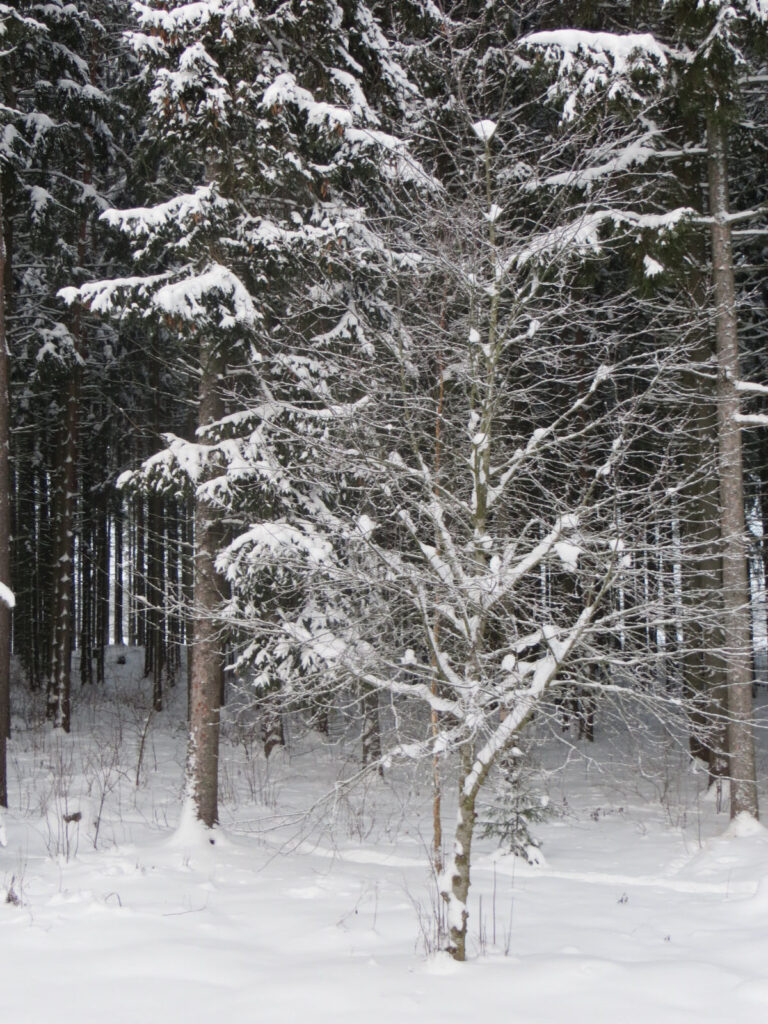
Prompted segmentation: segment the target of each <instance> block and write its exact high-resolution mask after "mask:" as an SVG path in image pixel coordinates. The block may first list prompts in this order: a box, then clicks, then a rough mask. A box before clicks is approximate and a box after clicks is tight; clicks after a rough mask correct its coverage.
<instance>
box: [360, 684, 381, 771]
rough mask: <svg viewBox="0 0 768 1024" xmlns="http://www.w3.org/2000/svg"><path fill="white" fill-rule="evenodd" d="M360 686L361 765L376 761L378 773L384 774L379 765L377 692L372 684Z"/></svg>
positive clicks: (379, 745) (379, 734)
mask: <svg viewBox="0 0 768 1024" xmlns="http://www.w3.org/2000/svg"><path fill="white" fill-rule="evenodd" d="M361 688H362V700H361V704H362V712H363V732H362V761H363V767H365V768H367V767H368V765H371V764H376V763H377V762H378V765H379V767H378V771H379V775H383V774H384V769H383V767H382V765H381V729H380V728H379V692H378V690H374V688H373V687H372V686H366V685H365V683H362V684H361Z"/></svg>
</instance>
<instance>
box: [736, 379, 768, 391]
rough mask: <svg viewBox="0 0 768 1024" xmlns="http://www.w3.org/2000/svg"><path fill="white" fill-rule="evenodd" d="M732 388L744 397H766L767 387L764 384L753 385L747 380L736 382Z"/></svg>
mask: <svg viewBox="0 0 768 1024" xmlns="http://www.w3.org/2000/svg"><path fill="white" fill-rule="evenodd" d="M734 387H735V388H736V390H737V391H740V392H741V393H742V394H744V395H768V386H766V385H765V384H754V383H753V382H752V381H748V380H737V381H736V382H735V384H734Z"/></svg>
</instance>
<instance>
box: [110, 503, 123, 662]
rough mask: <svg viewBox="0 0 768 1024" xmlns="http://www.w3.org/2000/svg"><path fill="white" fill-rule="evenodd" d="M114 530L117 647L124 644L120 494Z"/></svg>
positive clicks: (113, 640)
mask: <svg viewBox="0 0 768 1024" xmlns="http://www.w3.org/2000/svg"><path fill="white" fill-rule="evenodd" d="M112 524H113V530H114V545H115V558H114V586H115V602H114V609H115V619H114V624H113V630H114V631H113V634H112V642H113V643H114V645H115V646H116V647H121V646H122V644H123V592H124V591H123V502H122V499H121V497H120V495H119V494H118V496H117V500H116V501H115V508H114V512H113V516H112Z"/></svg>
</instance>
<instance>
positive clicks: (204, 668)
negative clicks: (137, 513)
mask: <svg viewBox="0 0 768 1024" xmlns="http://www.w3.org/2000/svg"><path fill="white" fill-rule="evenodd" d="M200 370H201V374H200V391H199V400H198V426H199V427H205V426H208V425H209V424H211V423H214V422H215V421H216V420H218V419H220V417H221V412H222V407H221V401H220V398H219V395H218V390H217V389H218V385H219V380H220V375H221V360H220V358H219V356H218V354H217V352H216V348H215V345H214V344H212V343H210V342H208V341H202V342H201V345H200ZM198 440H200V439H198ZM211 472H212V468H211V467H210V466H209V467H208V474H210V473H211ZM194 521H195V550H194V601H193V611H192V619H193V636H194V640H193V647H192V658H191V671H190V681H189V697H190V701H189V704H190V708H189V712H190V720H189V746H188V750H187V767H186V781H187V799H188V800H190V801H191V803H192V806H193V809H194V813H195V816H196V817H197V818H198V819H199V820H200V821H201V822H202V823H203V824H204V825H206V826H207V827H208V828H211V827H212V826H213V825H215V824H216V822H217V820H218V766H219V709H220V702H221V690H222V678H223V658H222V649H221V637H220V627H219V624H218V623H217V621H216V616H217V612H218V607H219V603H220V601H221V590H220V584H219V576H218V574H217V572H216V569H215V565H214V562H215V558H216V555H217V553H218V550H219V546H220V542H221V537H222V530H221V524H220V514H219V512H218V510H217V509H216V508H215V507H214V506H213V505H212V504H211V503H210V502H209V501H207V500H206V498H204V497H203V496H202V495H201V494H200V492H199V490H198V493H197V495H196V498H195V511H194Z"/></svg>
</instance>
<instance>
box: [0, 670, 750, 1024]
mask: <svg viewBox="0 0 768 1024" xmlns="http://www.w3.org/2000/svg"><path fill="white" fill-rule="evenodd" d="M110 662H111V663H112V666H113V673H114V676H113V679H112V681H111V684H110V686H109V687H108V691H107V692H106V693H104V694H96V695H93V694H91V695H88V699H87V700H86V699H84V698H83V697H82V695H81V694H78V700H77V702H76V708H75V719H74V721H75V727H74V729H73V733H72V735H71V736H70V737H62V736H54V735H52V734H51V733H50V732H49V730H48V729H47V728H46V727H45V725H44V723H41V722H39V721H37V722H36V721H35V720H34V716H33V715H32V714H31V712H30V711H29V710H27V712H26V713H25V714H24V715H22V716H17V718H16V720H15V725H16V731H15V735H14V739H13V741H12V743H11V746H10V773H11V785H12V790H11V794H10V803H11V808H10V810H9V812H8V813H7V815H6V816H5V831H6V845H5V846H4V847H3V848H0V900H3V901H4V902H0V992H1V993H2V998H1V1001H0V1006H1V1007H2V1021H3V1024H50V1022H51V1021H52V1020H56V1021H57V1022H59V1024H67V1022H69V1021H73V1022H74V1021H77V1022H78V1024H81V1022H86V1024H88V1022H91V1021H93V1022H96V1021H102V1020H103V1021H109V1022H111V1024H123V1022H124V1024H136V1022H137V1021H145V1022H150V1024H152V1022H158V1024H159V1022H166V1021H175V1020H179V1021H185V1022H188V1024H198V1022H206V1024H209V1022H210V1021H212V1020H221V1021H225V1022H227V1024H229V1022H239V1021H244V1022H245V1021H258V1022H259V1024H272V1022H283V1021H285V1022H289V1021H311V1022H313V1024H325V1022H331V1021H333V1022H334V1024H345V1022H352V1021H354V1022H355V1024H360V1022H361V1021H364V1022H366V1024H395V1022H396V1024H410V1022H414V1024H415V1022H419V1024H424V1022H430V1021H433V1020H434V1021H476V1020H478V1019H480V1018H483V1019H484V1018H489V1019H502V1020H504V1021H510V1022H515V1024H563V1022H566V1021H567V1022H569V1024H572V1022H576V1024H578V1022H582V1021H584V1022H587V1021H588V1022H589V1024H602V1022H606V1024H607V1022H609V1021H610V1022H611V1024H616V1022H619V1024H648V1022H649V1021H652V1022H653V1024H667V1022H669V1024H672V1022H684V1021H688V1020H690V1021H693V1020H695V1021H696V1022H697V1024H702V1022H708V1021H712V1022H718V1024H724V1022H730V1021H738V1022H740V1024H750V1022H761V1024H762V1022H763V1021H765V1020H766V1019H767V1018H768V832H766V831H765V830H764V829H763V828H762V827H760V826H757V825H754V824H752V825H749V824H747V825H745V824H742V823H736V824H735V826H730V828H729V827H728V818H727V815H726V814H724V813H722V814H720V815H718V814H717V813H716V809H715V807H714V806H713V804H712V803H711V802H709V801H707V800H705V799H704V798H703V797H702V786H703V778H702V777H701V776H700V775H695V774H693V773H691V772H690V770H689V769H687V768H686V765H685V758H684V756H683V755H682V753H681V752H680V751H679V750H677V749H676V748H674V747H673V746H672V745H665V744H662V745H661V746H659V747H657V748H655V751H654V753H653V754H652V755H647V756H646V759H645V760H638V756H637V753H636V752H635V751H633V749H632V745H631V737H629V735H628V734H620V733H615V732H614V733H613V734H612V735H609V736H606V735H604V734H603V735H602V736H599V738H598V742H597V743H596V744H595V746H594V748H591V749H590V750H589V753H590V754H591V755H592V760H585V759H584V758H583V757H581V756H578V757H575V756H574V757H571V758H570V759H569V760H568V763H567V764H566V765H565V767H563V768H561V770H559V771H557V772H556V773H554V774H552V775H551V776H550V778H549V782H548V783H547V785H548V787H549V791H550V796H551V799H552V803H553V805H554V806H555V807H557V808H558V810H559V813H558V815H557V816H556V817H554V818H553V819H552V820H551V821H549V822H547V823H545V824H542V825H540V826H538V827H537V831H538V833H539V835H540V836H541V838H542V840H543V853H544V856H545V858H546V860H545V863H543V864H542V865H539V866H535V867H534V866H530V865H528V864H526V863H525V862H523V861H521V860H520V859H516V858H512V857H509V856H504V855H503V854H500V853H499V851H498V850H497V849H496V845H497V844H496V843H495V842H494V841H492V840H487V839H486V840H480V841H478V843H477V847H476V853H475V857H474V870H473V888H472V892H471V898H470V910H471V914H472V918H471V922H470V934H471V941H470V950H471V953H472V960H471V961H470V962H468V963H466V964H456V963H454V962H453V961H452V960H450V959H448V958H447V957H446V956H445V955H444V954H435V953H434V951H433V948H432V947H433V944H434V906H435V902H436V901H435V886H434V883H433V880H432V879H431V877H430V874H429V871H428V867H427V859H428V858H427V852H426V851H427V848H428V845H429V842H430V829H431V806H430V796H431V794H430V790H429V784H428V778H427V775H426V773H425V772H424V773H420V772H416V771H413V772H411V773H406V772H405V770H403V769H396V770H393V771H392V772H390V773H388V776H387V777H386V778H385V779H383V780H380V779H378V778H376V779H373V780H369V781H368V782H366V783H365V784H364V785H363V786H362V787H360V788H358V789H357V790H355V791H351V792H346V791H341V790H339V791H337V794H336V797H335V799H327V800H322V798H323V797H324V795H326V794H327V793H329V792H331V791H333V788H334V782H335V781H337V780H338V779H339V778H340V777H342V776H343V775H344V774H345V773H346V774H351V773H353V772H354V770H355V765H354V760H353V755H354V750H353V748H352V746H351V745H350V746H349V747H348V748H345V747H344V746H343V745H342V744H340V743H337V744H335V745H333V746H332V747H328V746H327V745H324V744H323V743H322V742H321V741H320V740H319V739H317V738H316V737H314V736H313V735H312V734H309V735H308V736H305V737H303V738H297V739H296V742H295V744H294V746H293V750H292V753H291V754H290V756H287V755H285V754H282V753H279V754H278V755H277V756H276V757H275V755H273V758H272V759H271V763H270V765H269V766H268V767H267V766H265V763H264V761H263V758H262V757H261V754H260V752H259V750H258V745H257V744H254V743H252V742H251V740H250V739H249V737H248V735H247V734H242V735H240V736H239V737H238V734H237V732H236V731H230V734H229V740H228V742H227V743H226V744H225V746H224V750H223V760H222V780H221V782H222V787H221V788H222V812H221V813H222V818H223V828H222V829H221V830H220V832H219V835H218V838H217V840H216V843H215V845H211V844H210V843H208V842H207V840H205V839H204V838H201V836H200V834H199V833H198V832H197V831H196V830H195V829H194V828H187V827H182V828H180V829H178V828H177V827H176V826H177V825H178V820H179V807H180V805H179V793H180V788H181V777H182V763H183V753H184V734H183V729H182V728H181V727H180V726H179V725H178V723H179V722H180V720H181V717H182V716H181V715H180V713H178V708H177V709H176V710H175V711H171V712H164V713H162V714H160V715H157V716H151V718H150V720H149V724H148V726H147V718H148V697H147V693H146V689H147V688H146V684H142V683H140V682H139V680H138V675H139V669H138V665H137V661H136V659H135V657H129V659H128V663H127V664H126V665H125V666H118V665H116V664H115V662H116V653H115V652H114V651H113V652H111V655H110ZM118 698H119V699H118ZM175 700H176V701H177V702H178V701H181V700H183V694H181V693H177V694H176V695H175ZM599 731H600V730H599ZM604 732H605V730H603V733H604ZM142 734H145V743H144V749H143V754H142V758H141V765H140V766H139V764H138V760H139V747H140V745H141V737H142ZM564 749H565V748H563V747H562V746H559V745H557V748H556V749H555V748H552V749H548V750H545V751H544V752H543V753H542V755H541V757H542V758H543V759H544V760H545V761H546V762H547V763H548V765H549V766H550V767H553V766H555V765H560V764H562V762H563V753H564ZM246 755H247V756H246ZM764 761H765V759H764V758H763V759H762V764H761V767H762V768H763V769H764V767H765V764H764ZM137 772H138V776H139V784H138V786H137V785H136V779H137ZM763 775H764V771H763ZM318 800H320V801H321V802H320V803H319V804H318V803H317V801H318ZM78 815H79V819H78ZM66 818H69V819H70V820H69V821H66V820H65V819H66ZM97 822H98V827H97V825H96V823H97ZM445 823H446V826H447V827H448V830H450V825H451V813H450V811H448V812H447V813H446V815H445ZM6 897H7V898H6Z"/></svg>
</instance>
